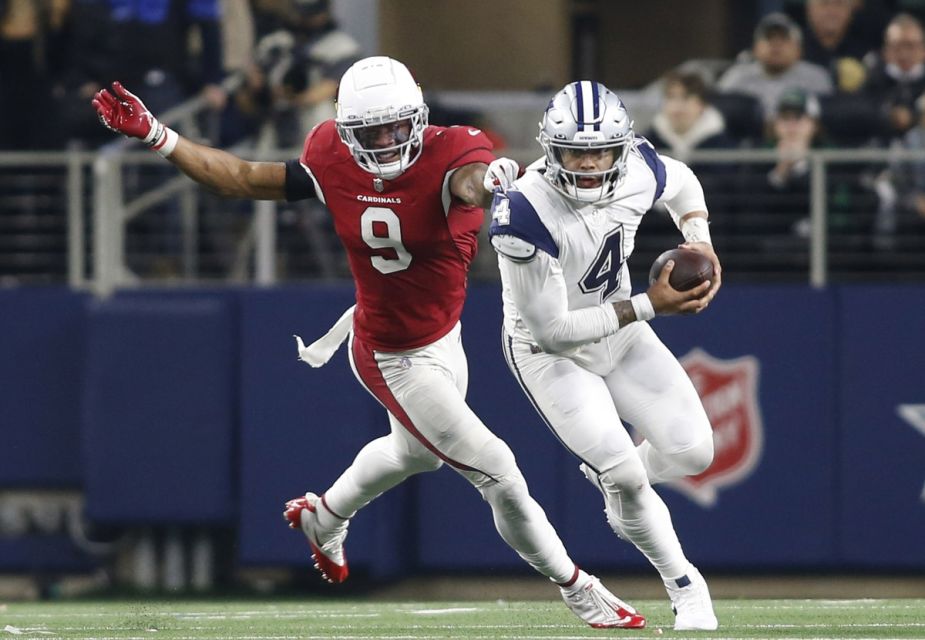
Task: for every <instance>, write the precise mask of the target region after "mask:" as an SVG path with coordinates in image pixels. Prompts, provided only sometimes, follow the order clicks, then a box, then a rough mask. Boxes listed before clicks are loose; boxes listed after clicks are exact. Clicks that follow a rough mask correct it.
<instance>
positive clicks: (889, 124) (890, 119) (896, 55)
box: [864, 13, 925, 139]
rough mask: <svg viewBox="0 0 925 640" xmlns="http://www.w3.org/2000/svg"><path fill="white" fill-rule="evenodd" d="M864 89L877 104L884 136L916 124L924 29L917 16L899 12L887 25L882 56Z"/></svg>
mask: <svg viewBox="0 0 925 640" xmlns="http://www.w3.org/2000/svg"><path fill="white" fill-rule="evenodd" d="M864 91H865V94H866V95H867V96H868V97H869V98H870V99H871V100H874V101H876V103H877V104H878V105H880V120H881V134H882V135H884V136H885V137H886V138H887V139H896V138H899V137H901V136H902V135H903V134H905V133H906V132H907V131H908V130H909V129H910V128H912V127H913V126H914V125H915V124H916V121H917V115H916V108H915V105H916V100H918V99H919V97H920V96H922V95H923V93H925V32H923V29H922V23H921V22H919V20H918V19H917V18H915V17H914V16H912V15H910V14H908V13H900V14H899V15H897V16H896V17H894V18H893V19H892V20H891V21H890V23H889V25H887V28H886V33H885V36H884V44H883V51H882V53H881V57H880V59H879V60H877V61H876V62H875V63H874V66H873V69H872V70H871V72H870V74H869V77H868V80H867V83H866V85H865V87H864Z"/></svg>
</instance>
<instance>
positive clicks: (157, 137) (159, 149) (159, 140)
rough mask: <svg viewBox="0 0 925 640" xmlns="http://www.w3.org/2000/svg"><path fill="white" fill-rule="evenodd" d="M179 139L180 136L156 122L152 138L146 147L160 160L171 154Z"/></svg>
mask: <svg viewBox="0 0 925 640" xmlns="http://www.w3.org/2000/svg"><path fill="white" fill-rule="evenodd" d="M179 139H180V136H179V134H177V132H176V131H174V130H173V129H171V128H170V127H165V126H164V125H162V124H161V123H160V122H158V123H157V127H156V128H155V132H154V136H152V138H151V141H150V142H148V146H149V147H151V150H152V151H154V152H155V153H157V154H158V155H160V156H161V157H162V158H167V157H169V156H170V154H171V153H173V150H174V148H175V147H176V146H177V141H178V140H179Z"/></svg>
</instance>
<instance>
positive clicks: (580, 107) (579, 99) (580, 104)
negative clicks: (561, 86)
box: [574, 82, 585, 131]
mask: <svg viewBox="0 0 925 640" xmlns="http://www.w3.org/2000/svg"><path fill="white" fill-rule="evenodd" d="M574 85H575V100H576V104H575V109H576V111H577V112H578V114H577V115H578V117H577V118H576V119H575V120H576V121H577V122H578V127H579V130H580V131H584V130H585V116H584V113H585V104H584V103H585V101H584V92H583V91H582V90H581V82H576V83H574Z"/></svg>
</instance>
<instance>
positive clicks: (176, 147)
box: [93, 82, 286, 200]
mask: <svg viewBox="0 0 925 640" xmlns="http://www.w3.org/2000/svg"><path fill="white" fill-rule="evenodd" d="M93 107H94V108H95V109H96V112H97V114H98V115H99V118H100V122H102V123H103V125H104V126H106V127H107V128H108V129H111V130H112V131H115V132H117V133H121V134H123V135H125V136H128V137H130V138H137V139H139V140H141V141H142V142H144V143H145V144H146V145H148V146H149V147H150V148H151V149H152V150H153V151H155V152H157V153H159V154H160V155H162V156H164V157H165V158H167V159H168V160H170V162H172V163H173V164H175V165H176V166H177V167H178V168H179V169H180V170H181V171H182V172H183V173H185V174H186V175H188V176H189V177H190V178H192V179H193V180H195V181H196V182H198V183H200V184H202V185H203V186H205V187H206V188H208V189H209V190H211V191H214V192H215V193H218V194H219V195H222V196H227V197H236V198H251V199H254V200H282V199H284V198H285V195H286V166H285V164H283V163H281V162H248V161H247V160H242V159H241V158H238V157H237V156H234V155H232V154H230V153H227V152H225V151H222V150H220V149H213V148H211V147H206V146H204V145H201V144H196V143H195V142H192V141H191V140H187V139H186V138H182V137H180V136H179V135H178V134H177V133H176V132H175V131H173V130H172V129H170V128H168V127H165V126H164V125H162V124H161V123H160V122H158V121H157V118H155V117H154V116H153V115H152V114H151V112H150V111H148V109H147V107H145V105H144V103H143V102H142V101H141V100H140V99H139V98H138V97H137V96H136V95H134V94H133V93H131V92H130V91H128V90H127V89H125V87H123V86H122V85H121V84H120V83H118V82H114V83H113V84H112V92H110V91H107V90H106V89H102V90H100V91H99V92H97V94H96V95H95V96H94V97H93Z"/></svg>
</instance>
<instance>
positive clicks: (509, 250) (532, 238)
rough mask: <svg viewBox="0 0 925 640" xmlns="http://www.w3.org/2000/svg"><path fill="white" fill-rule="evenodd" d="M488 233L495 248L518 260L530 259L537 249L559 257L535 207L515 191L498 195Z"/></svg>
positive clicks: (492, 206)
mask: <svg viewBox="0 0 925 640" xmlns="http://www.w3.org/2000/svg"><path fill="white" fill-rule="evenodd" d="M488 236H489V238H491V245H492V246H493V247H494V248H495V251H497V252H498V253H500V254H502V255H503V256H505V257H507V258H510V259H511V260H514V261H516V262H529V261H530V260H532V259H533V257H534V256H535V255H536V250H537V249H542V250H543V251H545V252H546V253H548V254H549V255H551V256H552V257H554V258H558V257H559V247H558V246H556V243H555V241H554V240H553V238H552V234H550V233H549V230H548V229H547V228H546V225H544V224H543V221H542V220H540V217H539V215H538V214H537V213H536V209H534V208H533V205H532V204H530V201H529V200H527V198H526V197H525V196H524V194H522V193H521V192H519V191H516V190H509V191H508V192H507V193H500V192H499V193H496V194H495V198H494V200H493V201H492V205H491V226H490V227H489V229H488Z"/></svg>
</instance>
